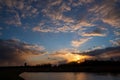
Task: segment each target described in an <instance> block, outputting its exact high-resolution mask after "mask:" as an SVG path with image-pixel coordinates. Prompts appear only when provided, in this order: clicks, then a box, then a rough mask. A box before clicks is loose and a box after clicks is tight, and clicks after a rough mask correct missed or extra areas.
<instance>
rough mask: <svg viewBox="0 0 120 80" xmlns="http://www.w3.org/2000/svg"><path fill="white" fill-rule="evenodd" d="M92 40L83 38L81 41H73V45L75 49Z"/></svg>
mask: <svg viewBox="0 0 120 80" xmlns="http://www.w3.org/2000/svg"><path fill="white" fill-rule="evenodd" d="M90 39H92V38H91V37H90V38H82V39H79V40H73V41H72V42H71V45H72V46H73V47H80V46H81V45H83V44H84V43H86V42H87V41H89V40H90Z"/></svg>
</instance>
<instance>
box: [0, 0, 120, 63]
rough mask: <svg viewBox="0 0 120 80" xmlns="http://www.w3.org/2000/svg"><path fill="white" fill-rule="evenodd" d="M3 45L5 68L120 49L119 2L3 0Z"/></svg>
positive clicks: (0, 4)
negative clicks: (117, 47)
mask: <svg viewBox="0 0 120 80" xmlns="http://www.w3.org/2000/svg"><path fill="white" fill-rule="evenodd" d="M0 44H1V45H0V47H1V49H0V50H1V51H0V54H1V55H2V57H0V60H1V61H5V62H3V63H4V64H5V65H7V64H8V65H9V61H8V60H9V58H10V59H11V57H12V56H15V55H17V56H19V57H22V61H23V62H24V61H26V57H25V56H27V57H28V56H30V57H31V56H32V57H34V59H32V61H35V62H38V63H39V62H41V63H44V62H46V61H47V60H46V57H47V58H48V56H49V55H50V54H51V55H53V53H55V54H56V53H58V54H59V53H60V52H61V53H69V52H74V53H78V52H79V53H82V52H87V51H91V50H95V49H103V48H107V47H116V46H120V0H19V1H18V0H0ZM4 50H8V52H9V53H10V54H9V55H10V56H6V55H4V54H2V53H6V54H7V55H8V52H4ZM9 50H10V51H11V52H10V51H9ZM15 53H20V54H19V55H18V54H15ZM41 53H42V54H41ZM11 54H12V55H11ZM41 55H43V56H42V58H44V57H45V58H44V59H42V58H41ZM72 55H73V54H70V55H69V57H70V56H72ZM58 56H59V55H58ZM58 56H57V57H58ZM30 57H29V58H28V59H27V61H28V60H30V61H31V58H30ZM36 57H37V58H36ZM14 58H17V57H14ZM75 58H76V57H75ZM23 59H24V60H23ZM39 59H40V60H39ZM58 59H60V60H61V58H58ZM62 59H64V58H63V56H62ZM14 60H16V59H13V60H11V61H12V62H13V64H14ZM70 61H71V60H70ZM18 62H21V58H20V60H18Z"/></svg>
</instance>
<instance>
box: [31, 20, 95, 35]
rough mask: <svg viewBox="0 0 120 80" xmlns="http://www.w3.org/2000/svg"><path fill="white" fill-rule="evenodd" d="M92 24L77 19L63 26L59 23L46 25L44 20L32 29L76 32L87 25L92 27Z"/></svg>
mask: <svg viewBox="0 0 120 80" xmlns="http://www.w3.org/2000/svg"><path fill="white" fill-rule="evenodd" d="M55 24H56V23H55ZM58 24H59V23H58ZM60 24H61V23H60ZM53 25H54V24H53ZM92 26H94V24H92V23H90V22H87V21H86V20H82V21H78V22H77V23H75V24H69V25H66V24H64V25H63V26H61V25H60V27H50V26H47V25H46V23H45V22H41V23H40V24H38V26H35V27H34V28H33V29H32V30H33V31H38V32H53V33H59V32H76V31H82V30H84V29H86V28H87V27H92Z"/></svg>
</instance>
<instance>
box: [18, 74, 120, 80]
mask: <svg viewBox="0 0 120 80" xmlns="http://www.w3.org/2000/svg"><path fill="white" fill-rule="evenodd" d="M20 76H21V77H23V78H24V79H25V80H120V74H119V75H118V74H117V75H116V74H95V73H51V72H50V73H23V74H21V75H20Z"/></svg>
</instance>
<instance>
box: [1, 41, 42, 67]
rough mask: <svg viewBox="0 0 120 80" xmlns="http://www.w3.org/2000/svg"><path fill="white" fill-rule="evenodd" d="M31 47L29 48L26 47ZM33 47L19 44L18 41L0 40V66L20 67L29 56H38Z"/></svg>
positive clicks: (22, 43) (23, 43)
mask: <svg viewBox="0 0 120 80" xmlns="http://www.w3.org/2000/svg"><path fill="white" fill-rule="evenodd" d="M26 46H31V47H26ZM42 50H43V49H42V48H41V49H40V48H39V51H37V50H35V49H34V45H30V44H27V43H25V42H20V41H19V40H15V39H11V40H0V66H3V65H4V66H5V65H7V66H11V65H22V64H23V63H24V62H25V61H27V59H28V58H29V57H30V56H33V55H39V53H40V51H42Z"/></svg>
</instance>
